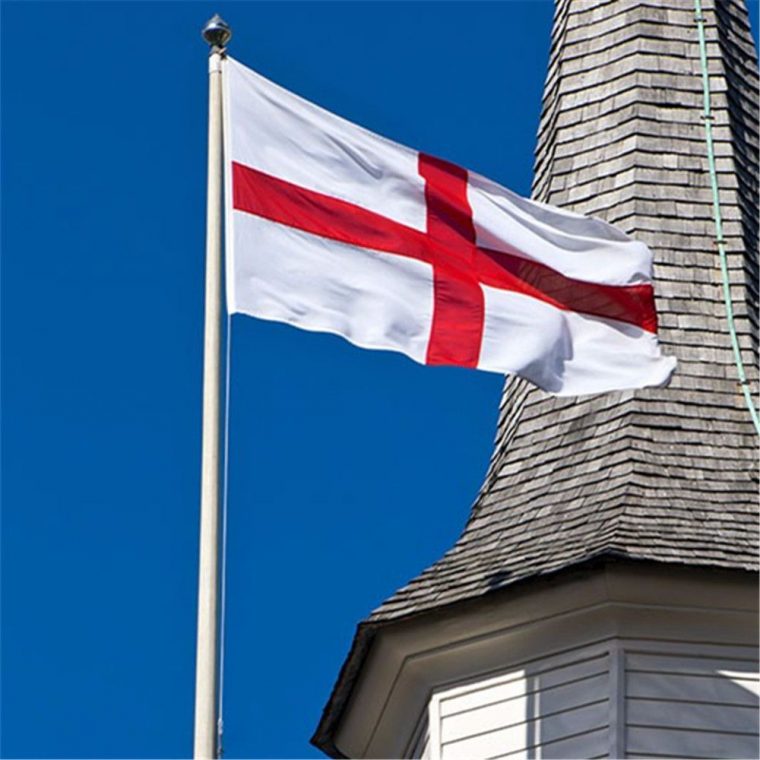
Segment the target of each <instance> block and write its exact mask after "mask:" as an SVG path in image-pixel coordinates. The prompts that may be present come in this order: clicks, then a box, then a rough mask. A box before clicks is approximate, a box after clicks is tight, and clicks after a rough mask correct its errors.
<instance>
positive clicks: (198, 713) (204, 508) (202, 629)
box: [193, 15, 232, 760]
mask: <svg viewBox="0 0 760 760" xmlns="http://www.w3.org/2000/svg"><path fill="white" fill-rule="evenodd" d="M231 36H232V33H231V31H230V28H229V27H228V26H227V24H226V23H225V22H224V21H223V20H222V19H221V18H220V17H219V16H218V15H216V16H214V17H213V18H212V19H210V20H209V21H208V22H207V23H206V26H205V27H204V28H203V39H204V40H206V42H207V43H208V44H209V46H210V51H209V111H208V115H209V120H208V188H207V199H206V315H205V327H204V338H203V444H202V455H201V529H200V556H199V565H198V639H197V650H196V670H195V737H194V744H193V756H194V757H195V758H196V760H211V759H212V758H214V757H215V745H216V683H217V672H216V671H217V593H218V585H219V580H218V579H219V536H218V532H219V408H220V403H219V401H220V378H219V367H220V338H221V296H222V171H223V166H222V82H221V79H222V57H223V55H224V46H225V45H226V44H227V42H228V41H229V39H230V37H231Z"/></svg>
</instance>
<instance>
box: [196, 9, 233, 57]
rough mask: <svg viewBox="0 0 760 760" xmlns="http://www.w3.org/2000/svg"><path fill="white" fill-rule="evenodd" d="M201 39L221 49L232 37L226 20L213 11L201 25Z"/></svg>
mask: <svg viewBox="0 0 760 760" xmlns="http://www.w3.org/2000/svg"><path fill="white" fill-rule="evenodd" d="M202 34H203V39H204V40H206V42H208V44H209V45H211V47H212V48H216V49H217V50H223V49H224V48H225V47H226V45H227V43H228V42H229V41H230V38H231V37H232V30H231V29H230V27H229V25H228V24H227V22H226V21H225V20H224V19H223V18H222V17H221V16H220V15H219V14H218V13H215V14H214V15H213V16H212V17H211V18H210V19H209V20H208V21H207V22H206V25H205V26H204V27H203V32H202Z"/></svg>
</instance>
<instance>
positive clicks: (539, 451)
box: [370, 0, 758, 621]
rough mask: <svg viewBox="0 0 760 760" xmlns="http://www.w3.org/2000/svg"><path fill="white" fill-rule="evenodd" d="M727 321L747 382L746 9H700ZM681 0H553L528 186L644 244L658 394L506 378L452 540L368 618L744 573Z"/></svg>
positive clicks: (694, 92) (745, 515)
mask: <svg viewBox="0 0 760 760" xmlns="http://www.w3.org/2000/svg"><path fill="white" fill-rule="evenodd" d="M704 5H705V6H706V7H705V16H706V18H707V31H708V60H709V70H710V72H711V89H712V108H713V113H714V121H713V124H714V133H715V140H716V154H717V157H718V159H717V160H718V172H719V185H720V198H721V211H722V214H723V219H724V236H725V238H726V240H727V250H728V252H729V266H730V275H731V283H732V292H733V296H734V304H735V305H734V310H735V313H736V325H737V329H738V332H739V338H740V344H741V346H742V348H743V350H744V361H745V364H746V365H747V369H748V373H749V377H750V380H751V381H752V382H753V383H754V386H753V387H754V388H757V384H756V383H757V307H758V298H757V277H758V256H757V242H758V238H757V226H758V195H757V191H758V187H757V181H758V101H757V87H758V73H757V62H756V56H755V51H754V46H753V43H752V38H751V36H750V31H749V25H748V21H747V15H746V10H745V8H744V6H743V4H741V3H739V2H735V1H732V2H725V1H721V2H720V3H719V5H718V6H717V8H716V7H715V5H714V4H713V3H709V4H708V3H705V4H704ZM700 71H701V69H700V63H699V47H698V42H697V32H696V25H695V20H694V5H693V3H692V2H691V0H657V2H651V3H647V2H641V0H612V1H610V2H599V1H598V0H561V1H560V2H559V4H558V6H557V10H556V15H555V20H554V31H553V37H552V48H551V53H550V61H549V72H548V76H547V81H546V88H545V94H544V103H543V115H542V118H541V122H540V126H539V135H538V149H537V157H536V164H535V180H534V193H533V194H534V197H536V198H538V199H539V200H542V201H546V202H548V203H552V204H555V205H558V206H563V207H565V208H571V209H573V210H576V211H580V212H583V213H587V214H592V215H594V216H599V217H602V218H603V219H606V220H607V221H609V222H612V223H613V224H616V225H617V226H619V227H620V228H621V229H623V230H624V231H626V232H627V233H629V234H630V235H632V236H634V237H636V238H637V239H639V240H642V241H644V242H645V243H647V244H648V245H649V246H650V247H651V248H652V250H653V252H654V256H655V288H656V293H657V307H658V312H659V314H660V337H661V341H662V343H663V349H664V351H665V352H666V353H668V354H673V355H675V356H676V357H677V358H678V369H677V370H676V374H675V376H674V378H673V381H672V383H671V384H670V386H669V387H668V388H663V389H647V390H643V391H635V392H625V393H616V394H606V395H602V396H593V397H583V398H579V399H565V398H553V397H550V396H548V395H547V394H545V393H543V392H542V391H539V390H537V389H535V388H533V387H532V386H529V385H528V384H527V383H526V382H525V381H522V380H519V379H514V378H508V379H507V382H506V385H505V388H504V395H503V398H502V404H501V412H500V418H499V424H498V431H497V436H496V445H495V447H494V453H493V457H492V461H491V464H490V468H489V472H488V474H487V476H486V481H485V483H484V485H483V488H482V490H481V492H480V495H479V496H478V499H477V501H476V503H475V506H474V508H473V510H472V514H471V516H470V519H469V521H468V523H467V525H466V527H465V529H464V532H463V533H462V536H461V538H460V539H459V540H458V541H457V543H456V545H455V546H454V547H453V548H452V549H451V550H450V551H449V552H448V553H447V554H446V555H445V556H444V557H443V558H442V559H441V560H440V561H438V562H436V563H435V564H434V565H433V566H432V567H430V568H428V569H427V570H425V571H424V572H423V573H422V574H421V575H420V576H418V577H417V578H415V579H414V580H413V581H412V582H411V583H409V584H408V585H407V586H405V587H404V588H402V589H400V590H399V591H397V592H396V594H394V595H393V596H392V597H391V598H390V599H389V600H388V601H386V602H385V603H384V604H383V605H382V606H381V607H380V608H379V609H377V610H375V612H373V613H372V615H371V618H370V619H371V620H375V621H378V620H389V619H393V618H397V617H399V616H404V615H408V614H410V613H418V612H420V611H422V610H424V609H429V608H431V607H438V606H441V605H444V604H449V603H451V602H453V601H458V600H461V599H463V598H467V597H472V596H475V595H480V594H484V593H487V592H489V591H491V590H493V589H494V588H498V587H500V586H503V585H505V584H508V583H511V582H514V581H515V580H517V579H520V578H525V577H526V576H532V575H536V574H541V573H546V572H551V571H555V570H557V569H559V568H561V567H565V566H567V565H569V564H574V563H578V562H581V561H583V560H584V559H586V558H588V557H590V556H594V555H599V554H600V553H604V552H614V553H616V554H618V555H624V556H627V557H630V558H633V559H645V560H656V561H659V562H677V563H685V564H689V565H715V566H721V567H728V568H740V569H752V568H754V567H756V565H757V529H758V520H757V505H758V490H757V489H758V486H757V434H756V433H755V431H754V427H753V425H752V422H751V419H750V416H749V414H748V411H747V408H746V406H745V403H744V400H743V397H742V394H741V388H740V386H739V384H738V378H737V372H736V367H735V364H734V359H733V355H732V351H731V344H730V338H729V331H728V326H727V323H726V317H725V306H724V303H723V297H722V292H721V278H720V270H719V262H718V254H717V250H716V246H715V228H714V224H713V218H712V195H711V191H710V179H709V174H708V168H707V157H706V148H705V137H704V126H703V122H702V118H701V115H702V80H701V76H700Z"/></svg>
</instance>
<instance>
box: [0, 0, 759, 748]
mask: <svg viewBox="0 0 760 760" xmlns="http://www.w3.org/2000/svg"><path fill="white" fill-rule="evenodd" d="M215 11H219V12H220V13H221V14H222V15H223V16H224V17H225V18H226V19H227V20H228V21H229V23H230V24H231V25H232V26H233V28H234V38H233V41H232V45H231V51H232V53H233V55H234V56H235V57H237V58H238V59H239V60H241V61H242V62H244V63H246V64H247V65H249V66H251V67H253V68H256V69H258V70H259V71H260V72H262V73H263V74H264V75H265V76H268V77H270V78H271V79H273V80H275V81H277V82H278V83H280V84H282V85H284V86H285V87H288V88H290V89H292V90H294V91H295V92H297V93H299V94H300V95H303V96H305V97H307V98H309V99H311V100H314V101H315V102H317V103H319V104H320V105H322V106H324V107H326V108H329V109H331V110H333V111H335V112H337V113H339V114H341V115H342V116H345V117H347V118H349V119H351V120H354V121H357V122H359V123H360V124H362V125H364V126H366V127H368V128H370V129H372V130H374V131H376V132H379V133H381V134H384V135H386V136H388V137H391V138H392V139H394V140H397V141H399V142H402V143H405V144H407V145H410V146H412V147H416V148H420V149H424V150H425V151H426V152H429V153H433V154H437V155H440V156H442V157H444V158H447V159H449V160H452V161H455V162H457V163H459V164H462V165H464V166H467V167H469V168H471V169H473V170H476V171H478V172H480V173H482V174H485V175H487V176H490V177H492V178H493V179H495V180H497V181H499V182H501V183H503V184H505V185H507V186H509V187H511V188H512V189H514V190H516V191H518V192H520V193H523V194H526V195H527V194H529V191H530V178H531V170H532V153H533V147H534V143H535V133H536V127H537V123H538V115H539V110H540V103H541V94H542V86H543V79H544V75H545V69H546V60H547V55H548V48H549V31H550V28H551V16H552V12H553V7H552V4H551V3H550V2H545V1H541V0H536V1H534V2H506V3H483V4H476V3H466V4H465V3H453V2H452V3H432V2H431V3H420V4H401V3H398V4H391V3H383V4H375V3H351V4H349V3H331V4H322V3H316V2H314V3H305V4H300V3H260V4H259V3H232V2H223V3H217V4H210V3H206V2H196V3H183V2H167V3H133V4H123V3H116V2H113V3H112V2H102V3H86V2H76V3H65V2H55V3H26V2H24V3H22V2H13V3H11V2H4V3H3V4H2V9H1V12H2V189H3V195H2V251H3V260H2V444H3V447H2V497H3V503H2V629H1V631H0V633H1V634H2V641H1V643H2V716H1V718H2V721H1V723H0V726H1V730H2V734H1V736H0V742H1V744H0V751H1V753H2V756H4V757H82V758H84V757H87V758H89V757H103V758H106V757H146V758H147V757H186V756H188V755H189V754H190V752H191V737H192V709H193V685H194V656H195V614H196V609H195V605H196V583H197V543H198V500H199V497H198V494H199V460H200V401H201V384H200V380H201V360H202V356H201V336H202V319H203V291H202V288H203V256H204V226H205V220H204V210H205V155H206V142H205V140H206V98H207V75H206V69H207V64H206V55H207V53H206V48H205V45H204V43H203V42H202V40H201V38H200V36H199V29H200V27H201V26H202V24H203V22H204V21H205V20H206V19H207V18H208V17H209V16H210V15H211V14H212V13H213V12H215ZM753 16H754V18H755V19H756V7H755V8H754V9H753ZM501 382H502V380H501V378H500V377H499V376H497V375H494V374H487V373H476V372H472V371H467V370H457V369H452V368H425V367H421V366H418V365H416V364H414V363H412V362H411V361H409V360H408V359H406V358H404V357H402V356H400V355H395V354H391V353H384V352H371V351H362V350H360V349H357V348H354V347H353V346H351V345H349V344H348V343H346V342H343V341H341V340H340V339H338V338H335V337H332V336H327V335H316V334H312V333H305V332H298V331H297V330H295V329H293V328H290V327H287V326H283V325H278V324H273V323H267V322H259V321H255V320H253V319H249V318H246V317H236V318H235V326H234V355H233V375H232V426H231V462H230V470H231V480H230V514H229V550H228V551H229V556H228V610H227V613H228V618H227V661H226V690H225V705H226V709H225V725H226V754H227V757H255V758H264V757H269V758H299V757H315V756H319V753H318V752H317V751H316V750H314V749H313V748H312V747H310V745H309V744H308V738H309V736H310V735H311V732H312V730H313V728H314V727H315V725H316V723H317V720H318V718H319V715H320V712H321V709H322V706H323V704H324V702H325V700H326V698H327V696H328V694H329V692H330V689H331V687H332V684H333V681H334V678H335V677H336V675H337V673H338V670H339V668H340V665H341V663H342V661H343V658H344V656H345V654H346V653H347V651H348V647H349V645H350V641H351V637H352V635H353V631H354V627H355V625H356V623H357V622H358V621H359V620H360V619H361V618H363V617H364V616H365V615H366V614H367V613H368V612H369V611H370V610H371V609H372V608H373V607H374V606H376V605H377V604H378V603H380V602H381V601H382V600H383V599H384V598H385V597H386V596H388V595H389V594H391V593H392V592H393V591H394V590H395V589H396V588H398V587H399V586H401V585H403V584H404V583H405V582H406V581H407V580H408V579H409V578H410V577H412V576H414V575H416V574H417V573H418V572H419V571H420V570H421V569H423V568H424V567H425V566H426V565H428V564H429V563H431V562H432V561H434V560H435V559H437V558H438V557H440V555H441V554H442V553H443V552H444V551H445V550H446V549H447V548H449V547H450V546H451V544H452V543H453V542H454V540H455V539H456V537H457V536H458V534H459V531H460V530H461V527H462V525H463V523H464V521H465V519H466V517H467V514H468V511H469V507H470V505H471V503H472V501H473V499H474V498H475V496H476V493H477V490H478V488H479V486H480V483H481V479H482V477H483V474H484V472H485V469H486V467H487V464H488V458H489V456H490V452H491V442H492V439H493V434H494V429H495V423H496V414H497V407H498V400H499V395H500V389H501Z"/></svg>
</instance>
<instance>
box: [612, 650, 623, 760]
mask: <svg viewBox="0 0 760 760" xmlns="http://www.w3.org/2000/svg"><path fill="white" fill-rule="evenodd" d="M625 656H626V652H625V650H624V649H623V647H622V645H621V642H620V640H619V639H618V640H615V641H611V642H610V659H609V663H610V733H609V737H610V753H609V757H610V758H611V760H617V759H618V758H624V757H625V730H626V718H625Z"/></svg>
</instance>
